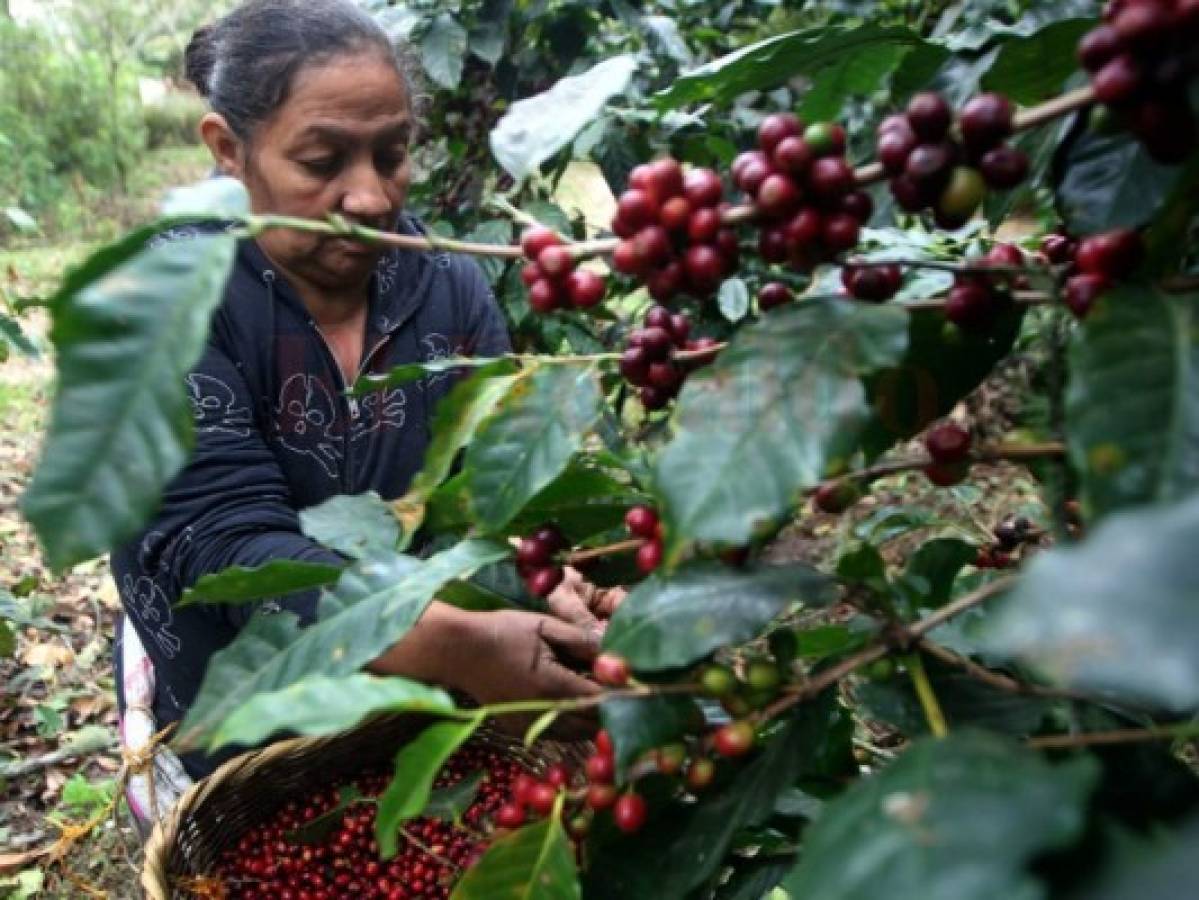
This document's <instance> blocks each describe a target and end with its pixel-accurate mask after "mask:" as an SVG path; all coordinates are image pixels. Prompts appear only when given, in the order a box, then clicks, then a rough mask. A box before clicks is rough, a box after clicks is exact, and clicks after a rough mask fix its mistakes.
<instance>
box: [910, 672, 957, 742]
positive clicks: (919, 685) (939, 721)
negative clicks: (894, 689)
mask: <svg viewBox="0 0 1199 900" xmlns="http://www.w3.org/2000/svg"><path fill="white" fill-rule="evenodd" d="M903 662H904V665H905V666H906V667H907V670H908V677H909V678H911V679H912V687H914V688H915V689H916V697H917V698H918V699H919V700H920V708H921V709H922V710H924V720H925V721H926V722H927V723H928V730H929V731H931V732H932V733H933V736H934V737H939V738H943V737H946V736H948V734H949V726H948V725H947V724H946V722H945V713H944V712H943V711H942V710H941V704H940V702H939V701H938V700H937V694H936V691H934V690H933V683H932V682H931V681H929V678H928V672H927V671H926V670H925V668H924V660H923V659H922V658H921V656H920V653H919V651H917V652H915V653H908V654H906V655H905V656H904V657H903Z"/></svg>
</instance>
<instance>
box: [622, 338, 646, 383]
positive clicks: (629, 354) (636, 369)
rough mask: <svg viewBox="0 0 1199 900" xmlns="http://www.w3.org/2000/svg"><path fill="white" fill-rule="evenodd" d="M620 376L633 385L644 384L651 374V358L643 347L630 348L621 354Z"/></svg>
mask: <svg viewBox="0 0 1199 900" xmlns="http://www.w3.org/2000/svg"><path fill="white" fill-rule="evenodd" d="M620 374H621V375H623V376H624V377H625V380H626V381H629V382H631V383H633V384H637V385H640V384H644V383H645V379H646V377H647V376H648V374H649V358H648V357H647V356H646V353H645V349H644V348H642V347H629V348H627V349H626V350H625V351H624V352H623V353H621V354H620Z"/></svg>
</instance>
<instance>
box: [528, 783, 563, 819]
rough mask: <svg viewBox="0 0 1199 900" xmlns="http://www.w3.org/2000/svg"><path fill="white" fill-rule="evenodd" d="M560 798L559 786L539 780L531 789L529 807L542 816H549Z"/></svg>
mask: <svg viewBox="0 0 1199 900" xmlns="http://www.w3.org/2000/svg"><path fill="white" fill-rule="evenodd" d="M557 799H558V788H556V787H554V786H553V785H552V784H549V783H548V782H545V781H539V782H537V783H536V784H535V785H533V788H532V790H530V791H529V809H531V810H532V811H533V812H535V813H537V814H538V815H540V816H548V815H549V814H550V813H551V812H553V810H554V803H555V801H557Z"/></svg>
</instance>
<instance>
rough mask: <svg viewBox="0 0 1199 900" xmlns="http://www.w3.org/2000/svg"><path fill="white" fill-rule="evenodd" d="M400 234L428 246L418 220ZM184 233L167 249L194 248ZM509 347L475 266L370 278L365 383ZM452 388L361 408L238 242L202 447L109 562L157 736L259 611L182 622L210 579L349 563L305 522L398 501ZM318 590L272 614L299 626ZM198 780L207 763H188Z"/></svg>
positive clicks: (388, 396) (390, 262) (197, 416)
mask: <svg viewBox="0 0 1199 900" xmlns="http://www.w3.org/2000/svg"><path fill="white" fill-rule="evenodd" d="M400 230H401V231H403V232H406V233H410V234H416V233H419V228H418V226H417V224H416V223H415V222H414V221H412V220H410V219H407V218H405V219H403V220H402V221H401V225H400ZM183 231H184V233H183V234H174V235H171V236H170V238H171V239H186V238H187V236H188V235H187V233H186V232H187V230H186V229H184V230H183ZM509 349H510V346H509V342H508V335H507V332H506V330H505V327H504V322H503V318H502V316H501V315H500V311H499V309H498V307H497V305H496V302H495V298H494V296H493V295H492V293H491V290H490V288H489V287H488V285H487V282H486V281H485V280H484V277H483V274H482V272H481V271H480V270H479V268H478V266H477V265H475V263H474V261H473V260H471V259H469V258H466V257H461V256H455V255H450V254H446V253H433V252H427V253H419V252H412V251H400V250H393V251H391V252H390V253H388V254H387V255H386V256H384V257H383V258H382V259H381V260H380V262H379V265H378V267H377V269H376V271H375V273H374V275H373V276H372V279H371V289H370V311H369V316H368V318H367V335H366V344H365V350H364V355H363V361H362V371H363V373H366V372H371V373H381V372H387V371H388V370H390V369H391V368H392V367H394V366H397V365H401V364H403V363H411V362H421V361H428V360H434V359H439V358H444V357H448V356H458V355H464V356H498V355H500V354H502V353H505V352H507V351H508V350H509ZM453 378H454V376H452V375H450V374H438V375H432V376H426V377H425V378H424V379H422V380H420V381H413V382H409V383H407V384H405V385H403V386H401V387H396V388H392V389H389V390H386V391H382V392H376V393H373V394H371V395H369V396H367V397H364V398H361V399H359V400H354V399H352V398H348V397H347V396H345V392H344V388H345V385H344V384H343V383H342V382H343V379H342V375H341V372H340V369H339V368H338V366H337V363H336V361H335V360H334V358H333V354H332V353H331V352H330V350H329V348H328V346H327V344H326V343H325V341H324V339H323V337H322V336H321V334H320V332H319V331H318V329H317V327H316V325H315V323H314V322H313V320H312V318H311V317H310V316H309V315H308V313H307V311H306V310H305V308H304V306H303V304H302V303H301V302H300V299H299V296H298V295H297V294H296V293H295V291H294V290H293V289H292V288H291V286H290V285H289V284H288V283H287V281H286V280H285V279H284V278H283V277H282V276H281V275H280V274H279V273H277V272H276V271H275V269H274V267H273V266H272V264H271V263H270V261H269V260H268V259H267V257H266V256H265V255H264V254H263V253H262V251H261V250H260V249H259V248H258V245H257V244H255V243H254V242H253V241H243V242H242V243H241V245H240V246H239V248H238V253H237V260H236V262H235V264H234V267H233V272H232V274H231V276H230V279H229V282H228V284H227V285H226V288H225V296H224V300H223V302H222V303H221V305H220V307H219V308H218V310H217V312H216V314H215V316H214V318H213V321H212V328H211V331H210V334H209V338H208V343H207V347H206V349H205V351H204V355H203V357H202V358H201V360H200V362H199V363H198V364H197V365H196V367H195V368H194V370H193V371H192V372H191V374H189V375H188V377H187V387H188V391H189V394H190V398H191V405H192V412H193V415H194V420H195V431H196V446H195V451H194V453H193V454H192V457H191V460H190V462H189V463H188V465H187V466H186V468H185V469H184V470H183V471H182V472H181V473H180V474H179V475H178V476H177V477H176V478H175V479H174V480H173V481H172V483H171V484H170V485H169V486H168V488H167V490H166V492H165V495H164V498H163V502H162V507H161V509H160V510H159V512H158V514H157V515H156V516H155V518H154V519H153V521H152V522H151V523H150V524H149V525H148V526H147V527H146V529H145V531H144V533H143V534H142V535H141V536H140V537H139V538H137V539H136V540H134V541H132V542H130V543H129V544H128V545H126V546H124V547H122V548H121V549H119V550H117V551H116V552H114V553H113V555H112V571H113V577H114V579H115V580H116V583H117V588H118V590H119V592H120V595H121V601H122V603H123V605H124V608H125V612H126V615H128V617H129V619H130V620H131V621H132V623H133V625H134V627H135V628H136V630H137V633H138V635H139V636H140V637H141V640H142V642H143V644H145V647H146V651H147V653H148V654H149V656H150V659H151V661H152V662H153V663H154V668H155V671H156V676H157V685H158V688H157V697H156V702H155V710H154V712H155V714H156V718H157V719H158V724H159V726H163V725H166V724H167V723H169V722H174V721H176V720H178V719H180V718H182V716H183V715H184V713H185V712H186V710H187V708H188V707H189V706H190V705H191V703H192V701H193V700H194V699H195V696H196V692H197V690H198V688H199V686H200V682H201V681H202V679H203V677H204V671H205V669H206V667H207V665H208V660H209V659H210V658H211V656H212V654H214V653H215V652H217V651H218V650H220V649H222V648H223V647H225V646H226V645H227V644H228V643H229V642H230V641H232V640H233V638H234V636H235V635H236V634H237V632H238V630H239V629H240V628H241V627H242V625H244V624H245V622H246V621H247V619H248V618H249V616H250V615H251V614H252V613H253V611H254V608H255V607H253V606H233V607H219V606H195V607H185V608H184V609H174V603H175V602H176V601H177V600H178V599H179V597H180V596H181V594H182V593H183V591H184V590H185V589H186V588H188V587H190V586H191V585H192V584H194V583H195V582H196V580H197V579H199V578H200V577H201V576H202V575H205V574H208V573H211V572H219V571H221V570H222V569H226V568H228V567H229V566H234V565H241V566H257V565H261V564H263V563H265V562H267V561H269V560H272V559H281V558H284V559H299V560H307V561H314V562H338V563H340V562H343V560H342V558H341V557H340V556H338V555H337V554H335V553H332V552H331V551H329V550H326V549H325V548H323V547H321V546H320V545H318V544H316V543H314V542H313V541H311V540H310V539H308V538H307V537H305V536H304V535H303V534H301V533H300V527H299V510H301V509H304V508H305V507H308V506H312V505H314V504H317V503H320V502H322V501H324V500H327V499H328V498H330V497H332V496H334V495H337V494H359V493H363V492H365V491H372V490H373V491H376V492H378V493H379V494H380V495H382V496H383V497H385V498H394V497H398V496H400V495H401V494H403V493H404V491H405V490H406V488H407V487H408V484H409V482H410V481H411V479H412V476H413V475H414V474H415V473H416V472H417V471H419V469H420V467H421V464H422V462H423V459H424V454H425V447H426V446H427V444H428V442H429V436H430V423H431V420H432V413H433V409H434V405H435V404H436V403H437V401H438V400H439V399H441V398H442V397H443V396H444V395H445V394H446V392H447V391H448V390H449V388H450V387H451V385H452V383H453ZM316 599H317V592H316V591H308V592H305V593H303V594H297V595H293V596H291V597H288V598H285V599H282V600H280V601H268V602H269V603H270V604H271V606H270V608H275V607H280V608H286V609H288V610H291V611H293V612H296V613H298V614H299V616H300V618H301V620H302V621H304V622H310V621H312V619H313V618H314V617H315V609H316ZM184 763H185V765H186V767H187V768H188V770H189V772H191V774H193V775H194V776H199V775H203V774H207V772H208V771H209V770H210V769H211V768H212V762H211V761H209V760H206V759H204V758H202V757H200V756H198V755H195V754H191V755H189V756H188V757H187V758H185V759H184Z"/></svg>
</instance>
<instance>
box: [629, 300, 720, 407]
mask: <svg viewBox="0 0 1199 900" xmlns="http://www.w3.org/2000/svg"><path fill="white" fill-rule="evenodd" d="M690 334H691V319H690V318H688V317H687V315H686V314H685V313H672V312H671V311H670V310H669V309H667V308H666V307H665V306H653V307H651V308H650V310H649V312H647V313H646V315H645V322H644V326H643V327H641V328H635V329H633V331H631V332H630V333H629V340H628V346H627V347H626V348H625V350H624V352H623V353H621V356H620V374H621V375H623V376H624V377H625V380H626V381H628V382H629V384H631V385H633V386H634V387H636V388H637V389H638V391H637V393H638V396H639V397H640V398H641V404H642V405H643V406H644V407H645V408H646V409H649V410H657V409H663V408H664V407H665V406H666V405H667V404H668V403H670V401H671V400H673V399H674V398H675V397H677V396H678V393H679V390H680V389H681V388H682V386H683V380H684V379H685V378H686V377H687V373H688V372H691V371H694V370H695V369H697V368H700V367H701V366H703V365H706V364H707V363H708V362H710V361H711V360H710V359H705V358H704V357H702V356H701V357H698V358H695V359H688V360H679V359H676V358H675V354H676V353H677V352H678V351H680V350H683V351H691V350H710V349H712V348H713V347H715V346H716V345H717V342H716V341H714V340H713V339H711V338H696V339H695V340H692V339H691V338H690Z"/></svg>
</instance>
